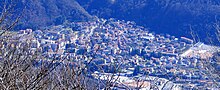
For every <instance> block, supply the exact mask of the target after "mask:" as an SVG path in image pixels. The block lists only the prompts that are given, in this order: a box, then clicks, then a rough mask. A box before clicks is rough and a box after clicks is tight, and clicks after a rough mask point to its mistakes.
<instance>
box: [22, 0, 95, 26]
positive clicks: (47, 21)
mask: <svg viewBox="0 0 220 90" xmlns="http://www.w3.org/2000/svg"><path fill="white" fill-rule="evenodd" d="M24 6H26V10H25V11H24V13H23V16H24V17H23V18H22V20H21V21H22V22H21V23H20V25H19V28H21V29H25V28H35V29H39V28H43V27H46V26H50V25H58V24H62V23H63V22H64V21H66V20H68V21H70V22H73V21H88V20H91V19H92V16H91V15H90V14H89V13H88V12H86V11H85V10H84V8H82V7H81V6H80V5H79V4H78V3H77V2H76V1H75V0H22V1H20V7H19V8H24ZM19 13H21V12H19Z"/></svg>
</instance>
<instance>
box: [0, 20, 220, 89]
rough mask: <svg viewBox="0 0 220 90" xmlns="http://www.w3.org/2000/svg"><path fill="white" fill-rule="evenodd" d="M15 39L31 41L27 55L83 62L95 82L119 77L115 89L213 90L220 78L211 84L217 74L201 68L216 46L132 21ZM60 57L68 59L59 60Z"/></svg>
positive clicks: (87, 24)
mask: <svg viewBox="0 0 220 90" xmlns="http://www.w3.org/2000/svg"><path fill="white" fill-rule="evenodd" d="M13 38H14V39H18V38H19V41H20V42H27V41H28V40H29V41H28V42H30V45H31V46H30V47H31V49H30V52H34V51H40V52H42V53H43V55H44V57H46V58H47V59H46V60H50V58H53V57H56V60H57V62H60V63H64V64H65V63H71V64H73V65H82V66H83V65H84V64H85V63H87V64H89V67H87V68H86V69H87V72H88V73H89V74H91V77H94V78H96V79H98V78H99V79H101V80H105V78H104V76H105V75H109V74H110V75H112V74H114V75H120V77H119V80H118V81H117V82H116V83H117V85H116V86H117V87H112V88H114V89H126V88H127V87H129V88H130V89H137V88H138V89H143V90H145V89H150V88H152V87H153V86H157V88H159V89H160V90H177V89H180V88H183V89H187V90H188V89H214V90H215V89H216V90H217V88H219V87H217V85H215V83H217V84H220V80H216V81H213V78H215V76H218V75H215V74H213V75H209V74H206V73H209V71H207V69H206V67H205V66H206V65H205V64H206V62H210V63H214V62H215V61H214V60H213V59H212V56H213V54H214V53H215V52H219V51H220V48H219V47H216V46H209V45H206V44H204V43H202V42H194V41H193V40H191V39H189V38H187V37H175V36H172V35H169V34H155V33H153V32H150V31H149V30H148V29H146V28H144V27H141V26H138V25H136V24H135V23H134V22H130V21H128V22H126V21H119V20H115V19H109V20H105V19H99V20H97V21H89V22H73V23H66V24H63V25H58V26H53V27H50V28H48V29H47V30H35V31H33V30H32V29H27V30H20V31H19V32H18V33H17V34H16V36H14V37H13ZM15 43H16V42H13V40H10V45H11V47H22V43H21V44H19V45H18V44H16V45H15ZM4 45H8V43H6V42H1V43H0V48H1V49H3V48H4ZM3 53H4V52H0V54H3ZM64 57H65V59H67V60H68V61H63V60H62V59H63V58H64ZM0 59H1V57H0ZM37 61H39V63H40V62H41V61H42V60H40V59H39V60H37ZM88 62H89V63H88ZM90 62H91V63H90ZM84 66H85V65H84ZM102 77H103V78H102ZM140 77H141V78H140ZM137 78H138V79H140V80H142V81H141V82H142V83H143V84H144V85H143V87H137V85H134V84H138V83H139V82H138V80H137ZM141 82H140V83H141ZM132 83H133V84H132ZM100 88H101V87H100Z"/></svg>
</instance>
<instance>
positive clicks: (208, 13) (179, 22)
mask: <svg viewBox="0 0 220 90" xmlns="http://www.w3.org/2000/svg"><path fill="white" fill-rule="evenodd" d="M77 1H78V2H79V3H80V4H81V6H83V7H84V8H85V9H86V10H87V11H88V12H89V13H90V14H91V15H97V16H98V17H102V18H116V19H120V20H129V21H135V22H136V23H137V24H138V25H141V26H145V27H146V28H150V30H151V31H155V32H157V33H169V34H171V35H176V36H187V37H190V38H191V30H192V31H193V33H194V34H198V35H195V36H196V40H197V41H203V42H206V43H210V42H209V41H210V39H207V37H211V38H212V39H213V41H217V40H216V38H215V37H216V36H215V33H214V32H215V27H214V26H213V25H214V23H216V21H219V20H216V19H218V18H220V17H219V15H220V6H219V5H220V1H219V0H77ZM190 27H191V30H190ZM199 38H200V39H199ZM215 43H216V44H217V43H218V42H215Z"/></svg>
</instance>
